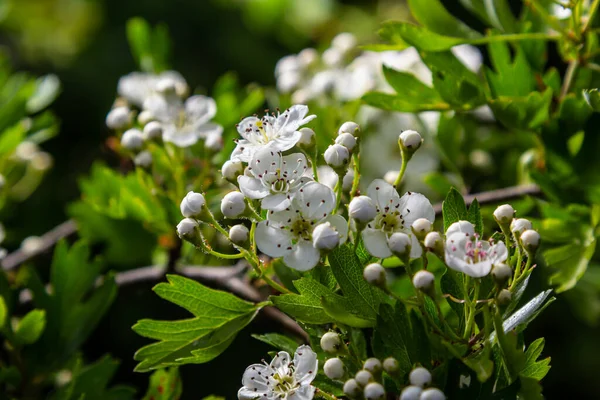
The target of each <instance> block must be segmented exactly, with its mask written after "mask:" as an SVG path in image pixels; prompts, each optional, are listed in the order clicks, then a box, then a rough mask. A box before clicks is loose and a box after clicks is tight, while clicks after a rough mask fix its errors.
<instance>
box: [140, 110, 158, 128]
mask: <svg viewBox="0 0 600 400" xmlns="http://www.w3.org/2000/svg"><path fill="white" fill-rule="evenodd" d="M137 120H138V122H139V124H140V125H142V126H145V125H146V124H147V123H148V122H150V121H154V115H152V113H151V112H150V111H148V110H144V111H142V112H140V113H139V114H138V117H137Z"/></svg>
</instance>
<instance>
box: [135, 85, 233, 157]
mask: <svg viewBox="0 0 600 400" xmlns="http://www.w3.org/2000/svg"><path fill="white" fill-rule="evenodd" d="M144 109H145V110H148V111H150V112H151V113H152V115H153V116H154V118H156V119H157V120H158V121H159V122H160V123H161V125H162V129H163V133H162V138H163V140H164V141H165V142H171V143H173V144H175V145H176V146H178V147H189V146H192V145H194V144H196V142H198V140H199V139H207V138H208V137H213V136H214V135H217V136H219V137H220V136H221V133H222V132H223V127H222V126H220V125H218V124H215V123H212V122H210V120H211V119H212V118H213V117H214V116H215V114H216V113H217V104H216V103H215V101H214V100H213V99H212V98H210V97H207V96H200V95H197V96H191V97H189V98H188V99H187V100H186V101H185V102H183V101H182V100H181V99H180V98H179V96H177V94H176V93H174V92H171V91H166V92H165V93H163V94H156V95H153V96H151V97H149V98H148V99H146V101H145V102H144Z"/></svg>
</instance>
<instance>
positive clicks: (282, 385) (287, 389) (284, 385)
mask: <svg viewBox="0 0 600 400" xmlns="http://www.w3.org/2000/svg"><path fill="white" fill-rule="evenodd" d="M272 378H273V380H274V381H275V382H273V383H272V389H273V394H275V395H277V396H279V397H281V398H285V397H286V396H287V395H289V394H292V393H291V392H293V390H294V389H297V388H298V387H299V386H300V384H299V383H298V382H297V381H296V378H295V377H294V368H293V366H291V367H290V372H289V373H288V374H287V375H283V376H282V375H280V374H279V373H276V374H275V375H273V377H272Z"/></svg>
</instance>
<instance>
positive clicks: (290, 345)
mask: <svg viewBox="0 0 600 400" xmlns="http://www.w3.org/2000/svg"><path fill="white" fill-rule="evenodd" d="M252 337H253V338H254V339H257V340H260V341H261V342H263V343H266V344H268V345H271V346H273V347H275V348H276V349H277V350H282V351H287V352H288V353H290V354H294V352H295V351H296V349H297V348H298V342H296V341H295V340H294V339H291V338H289V337H287V336H284V335H281V334H279V333H265V334H262V335H259V334H253V335H252Z"/></svg>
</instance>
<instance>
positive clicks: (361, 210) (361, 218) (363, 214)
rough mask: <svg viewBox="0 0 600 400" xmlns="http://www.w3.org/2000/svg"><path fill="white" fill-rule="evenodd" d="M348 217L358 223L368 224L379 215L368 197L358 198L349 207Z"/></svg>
mask: <svg viewBox="0 0 600 400" xmlns="http://www.w3.org/2000/svg"><path fill="white" fill-rule="evenodd" d="M348 215H349V216H350V218H353V219H355V220H356V221H358V222H361V223H363V224H366V223H367V222H369V221H371V220H373V218H375V216H376V215H377V208H376V207H375V204H374V203H373V200H371V198H370V197H368V196H358V197H355V198H353V199H352V201H351V202H350V204H349V205H348Z"/></svg>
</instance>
